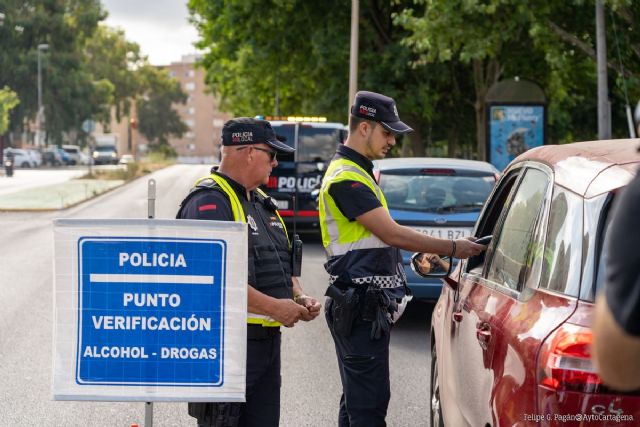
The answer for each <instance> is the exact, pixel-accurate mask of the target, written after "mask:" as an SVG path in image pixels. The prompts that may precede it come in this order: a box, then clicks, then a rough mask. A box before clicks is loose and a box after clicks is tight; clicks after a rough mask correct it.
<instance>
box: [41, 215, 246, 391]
mask: <svg viewBox="0 0 640 427" xmlns="http://www.w3.org/2000/svg"><path fill="white" fill-rule="evenodd" d="M246 235H247V228H246V225H245V224H239V223H231V222H215V221H195V220H191V221H190V220H115V219H114V220H80V219H78V220H72V219H59V220H55V221H54V254H55V262H54V270H55V275H54V277H55V283H54V286H55V293H54V295H55V298H54V306H55V307H54V308H55V311H54V314H55V316H54V317H55V320H54V324H55V327H54V348H55V354H54V367H53V395H54V398H55V399H57V400H123V401H135V400H137V401H147V402H148V401H189V402H196V401H243V400H244V393H245V361H246V315H247V286H246V278H247V236H246Z"/></svg>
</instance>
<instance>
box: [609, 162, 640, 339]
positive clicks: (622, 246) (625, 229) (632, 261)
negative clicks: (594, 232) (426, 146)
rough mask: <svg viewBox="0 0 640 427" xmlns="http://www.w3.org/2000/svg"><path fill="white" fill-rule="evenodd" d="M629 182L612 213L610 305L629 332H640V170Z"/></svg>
mask: <svg viewBox="0 0 640 427" xmlns="http://www.w3.org/2000/svg"><path fill="white" fill-rule="evenodd" d="M638 172H639V173H638V175H637V176H636V178H634V179H633V181H631V182H630V183H629V185H628V186H627V187H626V188H625V189H624V191H623V192H622V194H619V195H618V199H619V200H618V201H617V202H616V206H615V208H614V210H613V211H612V212H611V213H610V215H612V218H613V219H612V222H611V226H610V227H609V232H608V236H607V240H608V245H609V251H608V256H607V259H606V261H607V282H606V284H605V292H606V296H607V305H608V306H609V310H611V314H612V315H613V317H614V318H615V319H616V322H617V323H618V324H619V325H620V327H622V329H624V331H625V332H627V333H628V334H630V335H634V336H640V251H638V246H640V225H639V223H638V218H640V171H638Z"/></svg>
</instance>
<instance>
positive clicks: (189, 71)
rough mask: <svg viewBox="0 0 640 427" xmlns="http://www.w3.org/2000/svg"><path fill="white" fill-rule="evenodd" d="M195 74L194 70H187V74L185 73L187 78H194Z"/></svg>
mask: <svg viewBox="0 0 640 427" xmlns="http://www.w3.org/2000/svg"><path fill="white" fill-rule="evenodd" d="M195 74H196V73H195V71H193V70H187V72H185V73H184V75H185V77H193V76H195Z"/></svg>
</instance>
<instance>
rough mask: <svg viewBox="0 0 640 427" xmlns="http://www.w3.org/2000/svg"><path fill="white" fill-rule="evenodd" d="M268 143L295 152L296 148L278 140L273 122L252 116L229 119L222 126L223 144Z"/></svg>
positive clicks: (278, 148) (270, 145)
mask: <svg viewBox="0 0 640 427" xmlns="http://www.w3.org/2000/svg"><path fill="white" fill-rule="evenodd" d="M251 144H267V145H268V146H269V147H271V148H275V149H276V150H277V151H280V152H283V153H293V152H294V151H295V149H294V148H292V147H289V146H288V145H287V144H285V143H283V142H281V141H280V140H278V137H277V136H276V132H275V131H274V130H273V128H272V127H271V123H269V122H268V121H266V120H260V119H253V118H250V117H238V118H235V119H231V120H229V121H227V122H226V123H225V124H224V126H223V127H222V145H225V146H237V147H239V146H241V145H251Z"/></svg>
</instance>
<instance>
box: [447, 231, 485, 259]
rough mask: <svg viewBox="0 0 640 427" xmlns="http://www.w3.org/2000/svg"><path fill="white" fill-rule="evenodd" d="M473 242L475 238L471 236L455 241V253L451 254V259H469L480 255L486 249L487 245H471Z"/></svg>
mask: <svg viewBox="0 0 640 427" xmlns="http://www.w3.org/2000/svg"><path fill="white" fill-rule="evenodd" d="M474 240H477V238H476V237H473V236H471V237H467V238H464V239H458V240H456V252H455V253H454V254H453V258H459V259H465V258H469V257H472V256H476V255H480V253H481V252H482V251H484V250H486V249H487V245H479V244H477V243H473V241H474Z"/></svg>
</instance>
